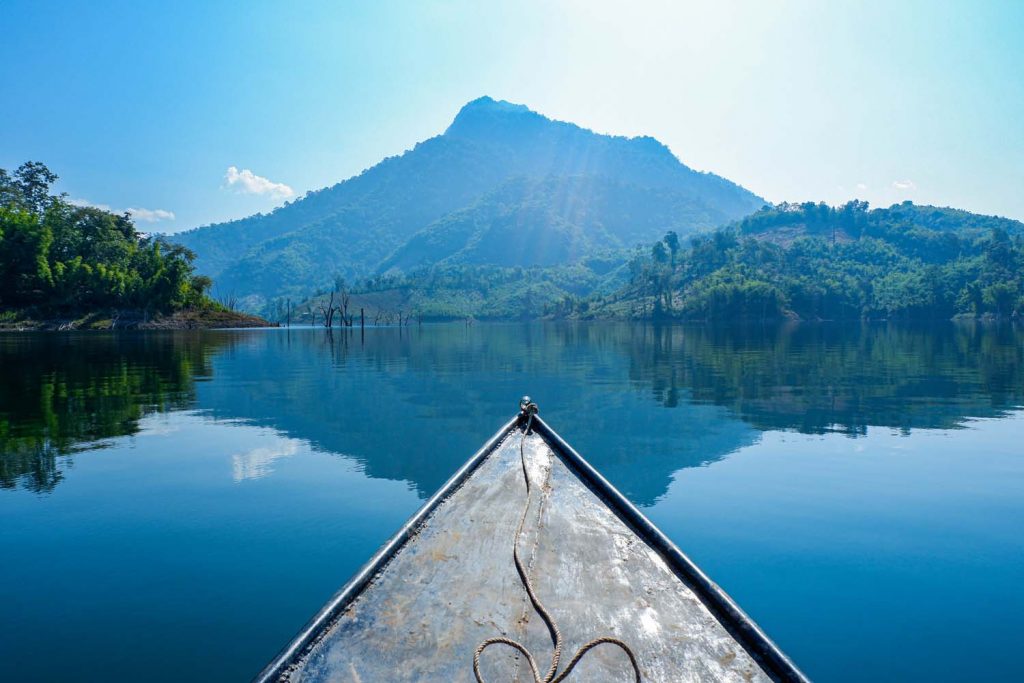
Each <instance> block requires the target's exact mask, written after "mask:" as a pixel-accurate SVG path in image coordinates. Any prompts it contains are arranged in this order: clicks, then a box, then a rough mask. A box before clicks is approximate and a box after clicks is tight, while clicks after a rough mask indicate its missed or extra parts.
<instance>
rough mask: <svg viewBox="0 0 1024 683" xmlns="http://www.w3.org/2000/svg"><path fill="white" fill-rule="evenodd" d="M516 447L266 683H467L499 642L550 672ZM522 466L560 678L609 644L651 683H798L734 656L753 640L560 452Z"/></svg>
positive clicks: (624, 675) (612, 677)
mask: <svg viewBox="0 0 1024 683" xmlns="http://www.w3.org/2000/svg"><path fill="white" fill-rule="evenodd" d="M543 429H546V427H544V426H543V425H542V430H543ZM521 435H522V431H521V430H520V429H513V430H511V431H510V432H508V433H506V434H505V435H504V437H503V439H502V440H501V441H500V443H499V444H498V445H497V446H496V447H495V448H494V449H493V450H492V451H491V452H490V453H489V454H486V455H484V456H482V457H481V458H480V460H479V464H478V465H476V466H475V469H472V471H471V472H470V473H469V474H468V476H467V477H465V479H464V480H463V481H462V482H461V485H459V486H458V487H457V488H454V487H453V490H452V491H450V492H449V493H448V495H447V496H446V497H443V498H442V499H439V500H440V502H438V503H437V504H436V507H434V508H433V509H432V510H431V511H429V512H427V513H426V515H425V516H424V517H423V518H422V520H421V521H420V523H419V524H415V525H413V527H412V528H410V529H409V530H408V534H407V540H404V539H403V540H404V543H403V542H399V543H397V544H396V545H395V546H394V552H392V553H390V554H389V556H388V557H387V559H386V563H384V562H380V563H379V564H378V566H377V567H375V568H372V569H370V571H369V572H368V573H367V575H366V577H365V578H366V580H365V581H364V582H363V584H362V585H361V586H360V587H359V590H358V592H352V595H350V596H349V598H347V599H346V600H345V601H343V602H342V603H338V605H337V607H338V609H337V611H336V613H335V614H333V615H331V617H330V618H329V619H323V618H322V619H321V623H320V625H319V626H317V627H316V628H314V629H311V630H310V631H309V632H308V633H307V638H306V640H305V642H304V643H303V644H302V645H301V647H300V648H296V649H295V650H294V652H293V653H292V655H291V656H290V657H288V658H287V659H288V661H285V660H281V661H279V662H278V666H277V668H274V669H272V670H270V671H269V674H270V675H269V676H268V677H267V678H265V679H264V680H268V679H269V680H285V681H300V680H301V681H351V682H353V683H370V682H372V681H452V682H459V681H466V682H467V683H468V682H471V681H473V680H474V676H473V668H472V658H473V654H474V652H475V650H476V648H477V646H478V645H479V644H480V642H481V641H483V640H484V639H486V638H489V637H493V636H499V635H504V636H508V637H511V638H514V639H516V640H519V641H521V642H522V643H523V644H524V645H526V646H527V647H528V648H529V649H530V650H531V651H532V653H533V655H534V657H535V658H536V660H537V663H538V666H539V668H540V669H541V670H542V671H544V670H546V669H547V666H548V663H549V661H550V656H551V650H552V645H551V640H550V637H549V635H548V631H547V629H546V627H545V625H544V623H543V621H542V620H541V619H540V617H539V616H538V615H537V614H536V612H534V610H533V608H532V606H531V605H530V603H529V601H528V598H527V596H526V593H525V591H524V589H523V585H522V583H521V582H520V579H519V576H518V574H517V573H516V570H515V566H514V564H513V561H512V542H513V535H514V533H515V530H516V525H517V524H518V522H519V518H520V515H521V514H522V509H523V504H524V503H525V500H526V498H525V496H526V488H525V483H524V481H523V473H522V469H521V466H520V459H519V458H520V454H519V441H520V438H521ZM524 452H525V455H526V458H527V463H528V467H529V470H530V477H531V481H532V482H533V483H534V489H533V496H532V500H531V506H530V509H529V511H528V515H527V522H526V526H525V528H524V533H523V536H522V538H521V541H520V553H521V555H522V557H523V561H524V562H525V563H526V564H527V565H528V566H529V574H530V576H531V579H532V581H533V585H534V588H535V590H536V592H537V594H538V595H539V596H540V599H541V600H542V601H543V602H544V604H545V605H546V606H547V608H548V610H549V611H550V612H551V613H552V615H553V616H554V618H555V620H556V621H557V623H558V625H559V627H560V629H561V632H562V634H563V637H564V639H565V642H564V646H563V656H562V661H563V665H562V667H560V670H561V668H564V664H565V662H567V661H568V659H569V658H570V657H571V656H572V654H573V653H574V652H575V651H576V649H577V648H578V647H579V646H580V645H582V644H583V643H585V642H587V641H589V640H591V639H592V638H595V637H598V636H614V637H617V638H620V639H622V640H623V641H625V642H626V643H628V644H629V646H630V647H631V648H632V650H633V652H634V653H635V654H636V658H637V661H638V663H639V665H640V668H641V672H642V675H643V680H644V681H651V682H652V683H653V682H658V681H665V682H669V681H672V682H676V681H737V682H743V681H769V680H802V678H801V676H800V675H799V673H798V672H797V671H796V670H795V668H793V669H792V671H791V672H790V671H787V670H786V666H785V665H786V664H788V660H784V657H783V660H784V661H783V665H784V666H782V667H781V670H780V668H779V667H778V662H773V661H772V657H771V654H772V653H769V656H768V657H765V654H764V650H763V649H761V648H760V647H759V644H758V643H755V646H754V647H751V646H750V644H749V643H747V645H746V646H745V645H744V644H741V640H743V639H745V638H746V639H748V640H749V638H747V636H745V635H744V634H747V635H749V634H750V630H749V629H750V628H753V629H754V630H755V631H756V635H760V636H762V637H763V634H761V633H760V631H757V630H756V626H753V625H752V624H736V623H730V618H729V615H726V618H723V616H722V610H721V609H720V607H721V606H720V605H716V604H712V605H711V608H709V606H708V604H706V602H705V601H706V600H707V589H706V587H704V588H702V586H701V585H693V584H694V583H696V584H699V583H700V581H697V582H691V583H688V582H687V580H686V577H685V575H684V576H681V575H680V571H679V567H678V566H674V563H673V562H672V558H671V557H668V558H666V556H665V553H664V549H659V548H657V547H655V546H656V545H657V544H656V543H655V544H651V543H649V541H647V540H645V539H644V538H643V536H642V535H640V534H638V533H637V530H636V529H635V526H636V525H635V520H634V521H630V520H628V518H624V516H620V515H621V511H619V512H616V508H615V506H614V505H609V501H608V499H607V496H606V495H605V493H606V492H603V491H601V492H600V495H599V491H600V489H599V488H598V487H595V486H592V485H588V484H587V483H585V482H586V481H587V477H585V476H584V477H583V478H581V477H580V476H578V475H579V474H580V470H579V468H578V467H577V466H576V465H573V463H572V462H571V461H567V460H566V459H564V457H563V455H560V452H561V450H560V449H559V450H556V449H553V448H552V446H551V445H550V444H549V442H548V441H547V440H545V439H544V438H543V437H542V436H541V435H540V434H538V433H536V432H534V433H531V434H530V435H528V436H527V437H526V442H525V451H524ZM577 457H578V456H577ZM577 465H578V463H577ZM615 493H617V492H615ZM631 525H632V526H631ZM667 559H668V561H667ZM380 565H383V568H382V569H381V568H380ZM698 572H699V570H698ZM700 577H703V575H700ZM700 577H698V578H700ZM710 585H711V587H712V588H713V589H714V590H717V587H714V585H713V584H710ZM702 591H703V592H702ZM702 595H704V598H703V599H702V597H701V596H702ZM723 597H724V594H723ZM725 599H726V600H728V598H725ZM730 604H731V603H730ZM733 607H735V606H733ZM713 610H714V611H713ZM716 612H717V613H718V614H717V616H716ZM739 614H740V615H741V616H742V613H739ZM737 637H739V640H738V639H737ZM768 643H769V645H770V641H768ZM771 647H774V646H771ZM778 654H779V656H781V653H778ZM520 660H522V661H520ZM481 662H482V664H481V671H482V673H483V676H484V680H485V681H487V682H488V683H506V682H508V681H520V682H522V683H529V682H531V681H532V680H533V678H532V675H531V673H530V670H529V667H528V665H527V663H526V662H525V660H524V659H523V658H522V657H521V656H520V655H517V653H516V652H515V651H514V650H512V649H511V648H508V647H505V646H503V645H495V646H493V647H491V648H489V649H488V650H487V651H486V652H484V653H483V655H482V657H481ZM272 666H273V665H272ZM790 666H791V665H790ZM773 669H774V670H773ZM264 675H265V676H266V675H267V674H266V673H265V674H264ZM569 680H575V681H622V682H625V681H632V680H633V671H632V669H631V667H630V664H629V660H628V659H627V657H626V655H625V653H623V652H622V651H621V650H619V649H618V648H616V647H614V646H610V645H602V646H599V647H597V648H595V649H594V650H593V651H591V652H590V653H589V654H588V655H587V656H586V657H585V658H584V659H583V661H582V662H581V663H580V664H579V665H578V666H577V667H576V669H575V670H574V671H573V672H572V674H571V676H570V679H569Z"/></svg>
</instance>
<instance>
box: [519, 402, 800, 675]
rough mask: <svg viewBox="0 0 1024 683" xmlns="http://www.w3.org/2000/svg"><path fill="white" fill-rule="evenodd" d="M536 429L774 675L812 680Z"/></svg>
mask: <svg viewBox="0 0 1024 683" xmlns="http://www.w3.org/2000/svg"><path fill="white" fill-rule="evenodd" d="M533 429H534V431H536V432H538V433H540V435H541V437H543V438H544V440H545V441H546V442H547V443H548V445H549V446H551V447H553V448H554V449H555V450H556V451H558V454H559V455H560V456H561V457H562V459H563V461H565V462H566V463H567V464H568V465H570V467H572V469H573V470H575V472H576V474H577V475H579V476H580V478H581V479H582V480H583V481H584V482H585V483H586V484H587V485H588V486H590V487H591V488H592V489H593V490H594V492H595V493H597V494H598V495H600V496H601V497H603V498H604V499H605V501H606V502H607V503H608V504H609V505H610V506H611V507H612V509H613V510H614V511H615V512H616V514H618V516H619V518H620V519H622V520H623V521H624V522H626V523H627V524H628V525H629V526H630V527H632V529H633V532H634V533H636V535H637V536H638V537H640V538H641V539H643V540H644V541H645V542H646V543H647V544H648V545H649V546H650V547H651V548H653V549H654V550H655V551H656V552H657V553H658V554H659V555H661V557H662V559H663V560H665V562H666V563H668V565H669V567H671V568H672V570H673V571H674V572H675V573H676V574H677V575H678V576H679V577H680V579H681V580H682V581H683V582H684V583H686V584H687V585H688V586H689V587H690V588H691V589H693V590H694V592H695V593H697V595H698V597H699V598H700V599H701V602H703V603H704V604H705V606H707V607H708V609H710V610H711V612H712V613H713V614H714V615H715V617H716V618H717V619H718V620H719V622H720V623H721V624H722V625H723V626H725V627H726V629H727V630H728V631H729V632H730V633H731V634H732V636H733V637H734V638H736V640H737V641H738V642H739V644H740V645H741V646H742V647H743V649H745V650H746V651H747V652H748V653H750V655H751V656H752V657H753V658H754V659H755V660H756V661H757V662H758V664H760V665H761V667H762V668H763V669H765V670H766V672H767V673H768V674H769V675H771V676H772V677H773V678H775V679H776V680H779V681H785V682H787V683H790V682H792V683H810V679H808V678H807V676H805V675H804V673H803V672H802V671H800V669H799V668H797V666H796V664H794V663H793V661H792V660H791V659H790V658H789V657H788V656H786V654H785V653H784V652H783V651H782V650H780V649H779V646H778V645H776V644H775V642H774V641H772V639H771V638H769V637H768V635H767V634H766V633H765V632H764V631H763V630H762V629H761V627H760V626H758V625H757V623H755V622H754V620H753V619H751V618H750V616H749V615H748V614H747V613H746V612H744V611H743V610H742V609H741V608H740V606H739V605H737V604H736V602H735V601H734V600H733V599H732V598H731V597H729V595H728V594H727V593H726V592H725V591H724V590H722V589H721V587H719V585H718V584H716V583H715V582H714V581H712V580H711V579H710V578H709V577H708V575H707V574H705V573H704V572H703V571H702V570H701V568H700V567H698V566H697V565H696V563H694V561H693V560H691V559H690V558H689V557H688V556H687V555H686V553H684V552H683V551H682V550H680V549H679V547H678V546H677V545H676V544H675V543H673V542H672V541H671V539H669V537H668V536H666V535H665V534H664V532H662V531H661V529H659V528H658V527H656V526H655V525H654V523H653V522H651V520H649V519H647V517H646V516H644V514H643V513H642V512H640V510H639V509H637V507H636V506H635V505H633V503H631V502H630V501H629V499H628V498H626V497H625V496H624V495H622V493H621V492H620V491H619V490H618V489H617V488H615V486H613V485H612V484H611V482H609V481H608V480H607V479H605V478H604V476H603V475H602V474H601V473H600V472H598V471H597V470H596V469H595V468H594V466H593V465H591V464H590V463H589V462H587V460H586V458H584V457H583V456H582V455H580V454H579V453H577V452H576V449H574V448H573V447H572V446H570V445H569V443H568V442H567V441H566V440H565V439H563V438H562V437H561V436H559V435H558V433H557V432H556V431H555V430H553V429H552V428H551V427H550V426H549V425H548V424H547V423H546V422H544V420H542V419H541V418H540V416H539V415H534V416H533Z"/></svg>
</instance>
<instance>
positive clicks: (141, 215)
mask: <svg viewBox="0 0 1024 683" xmlns="http://www.w3.org/2000/svg"><path fill="white" fill-rule="evenodd" d="M125 211H127V212H128V213H130V214H131V215H132V218H134V219H135V220H137V221H142V222H143V223H159V222H160V221H173V220H174V212H173V211H167V210H166V209H132V208H128V209H125Z"/></svg>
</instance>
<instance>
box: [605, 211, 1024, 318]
mask: <svg viewBox="0 0 1024 683" xmlns="http://www.w3.org/2000/svg"><path fill="white" fill-rule="evenodd" d="M1022 227H1024V226H1022V225H1021V224H1020V223H1019V222H1017V221H1013V220H1009V219H1005V218H997V217H989V216H980V215H977V214H972V213H969V212H966V211H959V210H955V209H944V208H937V207H930V206H918V205H914V204H911V203H910V202H905V203H903V204H897V205H894V206H892V207H890V208H887V209H874V210H869V209H868V205H867V203H866V202H859V201H854V202H849V203H847V204H845V205H843V206H840V207H830V206H828V205H825V204H814V203H804V204H781V205H779V206H766V207H765V208H763V209H762V210H760V211H758V212H757V213H755V214H753V215H751V216H749V217H747V218H745V219H743V220H742V221H739V222H737V223H735V224H733V225H731V226H729V227H726V228H723V229H719V230H717V231H714V232H712V233H709V234H701V235H695V236H693V237H691V238H690V240H689V243H688V244H686V245H684V244H683V243H681V241H680V239H679V238H678V237H677V236H676V235H675V233H671V232H670V233H668V234H667V235H666V236H665V238H664V239H663V240H662V241H660V242H657V243H655V244H654V245H653V247H651V248H650V249H649V250H646V251H643V252H640V253H638V254H636V255H635V256H634V257H633V258H632V260H631V261H630V263H629V270H630V278H629V284H628V285H627V286H626V287H624V288H623V289H622V290H620V291H619V292H617V293H616V294H615V295H613V296H612V297H609V298H607V299H605V300H602V301H599V302H592V305H591V306H590V307H589V310H588V313H589V315H591V316H594V317H607V316H622V317H651V318H656V319H658V318H660V319H684V320H704V321H730V320H771V319H783V318H794V319H802V320H855V319H887V320H894V319H895V320H899V319H904V320H925V319H928V320H940V319H950V318H954V317H957V316H973V317H977V318H993V319H1001V320H1006V319H1019V318H1021V317H1022V316H1024V234H1022V231H1021V228H1022ZM595 304H596V305H595Z"/></svg>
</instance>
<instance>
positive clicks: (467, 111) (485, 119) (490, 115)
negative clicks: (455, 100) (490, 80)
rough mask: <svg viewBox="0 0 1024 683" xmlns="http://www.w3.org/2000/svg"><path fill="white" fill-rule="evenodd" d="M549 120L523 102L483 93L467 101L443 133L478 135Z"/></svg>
mask: <svg viewBox="0 0 1024 683" xmlns="http://www.w3.org/2000/svg"><path fill="white" fill-rule="evenodd" d="M539 121H549V119H547V118H546V117H544V116H541V115H540V114H538V113H537V112H535V111H533V110H531V109H530V108H529V107H527V106H526V105H525V104H515V103H513V102H507V101H505V100H495V99H494V98H492V97H488V96H487V95H484V96H483V97H478V98H476V99H475V100H472V101H470V102H467V103H466V104H465V105H464V106H463V107H462V109H460V110H459V113H458V114H456V116H455V120H454V121H452V125H450V126H448V130H446V131H445V135H473V136H476V135H480V134H486V133H488V132H491V131H493V130H495V128H499V127H504V126H509V125H512V126H515V125H517V124H521V123H526V122H539Z"/></svg>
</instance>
